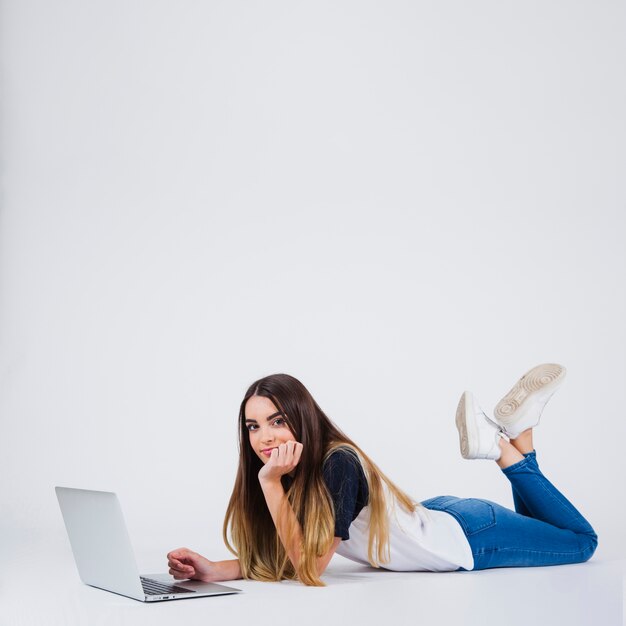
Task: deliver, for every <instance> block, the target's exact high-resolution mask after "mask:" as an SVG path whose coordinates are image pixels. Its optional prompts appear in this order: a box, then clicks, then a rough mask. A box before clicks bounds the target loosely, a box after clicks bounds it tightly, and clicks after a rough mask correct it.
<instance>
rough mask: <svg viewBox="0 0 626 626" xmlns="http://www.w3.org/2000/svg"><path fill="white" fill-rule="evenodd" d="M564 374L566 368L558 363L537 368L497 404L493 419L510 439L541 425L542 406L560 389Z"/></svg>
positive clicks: (516, 384)
mask: <svg viewBox="0 0 626 626" xmlns="http://www.w3.org/2000/svg"><path fill="white" fill-rule="evenodd" d="M565 372H566V370H565V368H564V367H563V366H562V365H557V364H556V363H544V364H543V365H537V367H533V368H532V369H531V370H529V371H528V372H526V373H525V374H524V375H523V376H522V377H521V378H520V379H519V380H518V381H517V382H516V383H515V385H514V386H513V389H511V391H509V393H507V394H506V396H504V398H502V400H500V402H498V404H497V405H496V408H495V409H494V411H493V412H494V417H495V418H496V421H497V422H498V424H500V426H502V428H503V430H504V432H505V434H506V435H507V436H508V437H509V438H510V439H515V438H516V437H517V436H518V435H520V434H521V433H522V432H524V431H525V430H527V429H528V428H533V427H535V426H537V424H539V419H540V418H541V412H542V411H543V407H544V406H545V405H546V403H547V402H548V400H549V399H550V398H551V397H552V394H554V392H555V391H556V390H557V389H558V388H559V387H560V385H561V383H562V382H563V379H564V378H565Z"/></svg>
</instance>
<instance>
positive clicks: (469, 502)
mask: <svg viewBox="0 0 626 626" xmlns="http://www.w3.org/2000/svg"><path fill="white" fill-rule="evenodd" d="M422 504H423V505H424V506H425V507H426V508H427V509H432V510H433V511H444V512H445V513H449V514H450V515H452V516H453V517H454V518H455V519H456V520H457V521H458V522H459V524H461V528H463V532H464V533H465V534H466V535H467V536H468V537H469V536H470V535H474V534H476V533H479V532H480V531H481V530H485V529H486V528H491V526H495V524H496V514H495V511H494V509H493V506H492V503H491V502H489V501H488V500H481V499H479V498H457V497H456V496H438V497H436V498H430V500H424V501H423V502H422Z"/></svg>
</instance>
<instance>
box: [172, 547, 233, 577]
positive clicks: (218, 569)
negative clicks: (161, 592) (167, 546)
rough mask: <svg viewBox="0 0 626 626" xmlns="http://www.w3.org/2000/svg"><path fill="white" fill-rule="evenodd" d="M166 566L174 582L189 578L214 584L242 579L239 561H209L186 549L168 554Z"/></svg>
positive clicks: (179, 549)
mask: <svg viewBox="0 0 626 626" xmlns="http://www.w3.org/2000/svg"><path fill="white" fill-rule="evenodd" d="M167 564H168V565H169V568H170V574H171V575H172V576H173V577H174V578H175V579H176V580H185V579H188V578H190V579H192V580H202V581H203V582H205V583H215V582H219V581H220V580H236V579H238V578H243V576H242V575H241V567H240V566H239V559H230V560H227V561H209V559H207V558H205V557H203V556H202V555H200V554H198V553H197V552H193V551H192V550H189V549H188V548H178V549H177V550H172V551H171V552H169V553H168V555H167Z"/></svg>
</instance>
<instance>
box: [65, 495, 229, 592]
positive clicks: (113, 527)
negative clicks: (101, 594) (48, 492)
mask: <svg viewBox="0 0 626 626" xmlns="http://www.w3.org/2000/svg"><path fill="white" fill-rule="evenodd" d="M55 491H56V494H57V498H58V500H59V506H60V507H61V513H62V514H63V520H64V521H65V528H66V529H67V534H68V536H69V539H70V544H71V546H72V552H73V553H74V560H75V561H76V566H77V567H78V574H79V576H80V579H81V580H82V581H83V582H84V583H85V584H86V585H90V586H92V587H97V588H98V589H104V590H105V591H111V592H113V593H117V594H119V595H122V596H127V597H129V598H133V599H135V600H140V601H141V602H160V601H162V600H183V599H186V598H202V597H204V596H222V595H227V594H232V593H241V589H235V588H234V587H226V586H225V585H218V584H216V583H205V582H201V581H198V580H185V581H174V580H173V579H171V580H172V583H170V582H169V580H167V581H164V580H160V578H161V575H157V576H158V577H159V578H158V579H157V578H150V577H148V576H140V575H139V570H138V569H137V563H136V562H135V555H134V553H133V548H132V546H131V544H130V538H129V536H128V531H127V530H126V524H125V522H124V516H123V515H122V509H121V507H120V503H119V501H118V499H117V496H116V495H115V494H114V493H110V492H108V491H90V490H87V489H71V488H69V487H55Z"/></svg>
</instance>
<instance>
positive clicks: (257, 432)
mask: <svg viewBox="0 0 626 626" xmlns="http://www.w3.org/2000/svg"><path fill="white" fill-rule="evenodd" d="M245 418H246V428H247V429H248V434H249V436H250V445H251V446H252V449H253V450H254V452H255V454H256V455H257V456H258V457H259V458H260V459H261V461H263V463H267V462H268V460H269V458H270V455H271V453H272V450H273V449H274V448H277V447H278V446H279V445H280V444H281V443H285V442H287V441H295V440H296V438H295V437H294V436H293V433H292V432H291V430H289V426H287V422H286V421H285V418H284V417H283V415H282V413H281V412H280V411H279V410H278V409H277V408H276V406H275V405H274V403H273V402H272V401H271V400H270V399H269V398H265V397H263V396H252V397H251V398H250V399H249V400H248V401H247V402H246V407H245Z"/></svg>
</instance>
